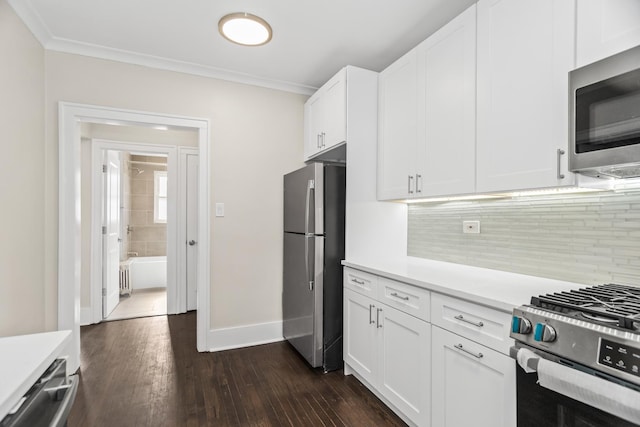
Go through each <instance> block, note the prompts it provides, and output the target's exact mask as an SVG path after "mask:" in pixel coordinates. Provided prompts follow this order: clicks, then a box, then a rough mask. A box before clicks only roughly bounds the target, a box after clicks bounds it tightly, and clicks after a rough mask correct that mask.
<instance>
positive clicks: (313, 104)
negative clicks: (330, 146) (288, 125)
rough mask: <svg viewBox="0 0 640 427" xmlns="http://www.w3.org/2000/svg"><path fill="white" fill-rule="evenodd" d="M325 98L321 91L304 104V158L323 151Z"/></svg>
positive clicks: (306, 158)
mask: <svg viewBox="0 0 640 427" xmlns="http://www.w3.org/2000/svg"><path fill="white" fill-rule="evenodd" d="M322 104H323V97H322V93H321V91H320V90H319V91H318V92H316V93H315V94H313V96H311V98H309V99H308V100H307V102H306V103H305V104H304V127H305V129H304V158H305V160H308V159H309V157H311V156H313V155H315V154H317V153H319V152H320V151H321V150H322V123H323V106H322Z"/></svg>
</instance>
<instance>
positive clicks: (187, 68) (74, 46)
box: [45, 37, 317, 95]
mask: <svg viewBox="0 0 640 427" xmlns="http://www.w3.org/2000/svg"><path fill="white" fill-rule="evenodd" d="M45 49H46V50H51V51H56V52H64V53H73V54H76V55H83V56H91V57H94V58H100V59H107V60H111V61H118V62H125V63H128V64H135V65H142V66H145V67H149V68H156V69H160V70H167V71H175V72H178V73H185V74H193V75H196V76H201V77H210V78H213V79H220V80H226V81H230V82H235V83H242V84H247V85H252V86H260V87H265V88H269V89H276V90H282V91H285V92H293V93H298V94H302V95H311V94H313V93H314V92H315V91H316V90H317V88H314V87H311V86H306V85H300V84H296V83H289V82H284V81H280V80H274V79H267V78H264V77H259V76H254V75H250V74H243V73H238V72H235V71H230V70H225V69H222V68H216V67H211V66H207V65H200V64H195V63H191V62H184V61H177V60H174V59H168V58H163V57H160V56H153V55H146V54H141V53H136V52H131V51H126V50H121V49H114V48H109V47H104V46H98V45H93V44H89V43H81V42H77V41H74V40H65V39H60V38H56V37H53V38H51V39H50V40H49V42H47V44H46V45H45Z"/></svg>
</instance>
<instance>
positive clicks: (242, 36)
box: [218, 12, 271, 46]
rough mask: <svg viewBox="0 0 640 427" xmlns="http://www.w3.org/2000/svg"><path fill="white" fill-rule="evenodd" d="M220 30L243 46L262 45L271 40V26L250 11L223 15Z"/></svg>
mask: <svg viewBox="0 0 640 427" xmlns="http://www.w3.org/2000/svg"><path fill="white" fill-rule="evenodd" d="M218 31H220V34H222V36H223V37H224V38H225V39H227V40H229V41H231V42H233V43H237V44H241V45H243V46H262V45H263V44H267V43H268V42H269V40H271V26H270V25H269V24H268V23H267V21H265V20H264V19H262V18H260V17H259V16H255V15H251V14H250V13H244V12H238V13H230V14H229V15H226V16H223V17H222V18H221V19H220V21H219V22H218Z"/></svg>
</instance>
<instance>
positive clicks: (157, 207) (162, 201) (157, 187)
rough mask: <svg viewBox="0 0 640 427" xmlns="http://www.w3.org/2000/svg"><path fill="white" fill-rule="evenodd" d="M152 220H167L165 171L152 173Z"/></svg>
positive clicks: (164, 221)
mask: <svg viewBox="0 0 640 427" xmlns="http://www.w3.org/2000/svg"><path fill="white" fill-rule="evenodd" d="M153 179H154V185H153V222H157V223H166V222H167V171H154V173H153Z"/></svg>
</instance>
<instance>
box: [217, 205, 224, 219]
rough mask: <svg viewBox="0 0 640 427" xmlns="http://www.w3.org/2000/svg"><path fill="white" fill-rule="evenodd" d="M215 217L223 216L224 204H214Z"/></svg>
mask: <svg viewBox="0 0 640 427" xmlns="http://www.w3.org/2000/svg"><path fill="white" fill-rule="evenodd" d="M216 216H218V217H223V216H224V203H216Z"/></svg>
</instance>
